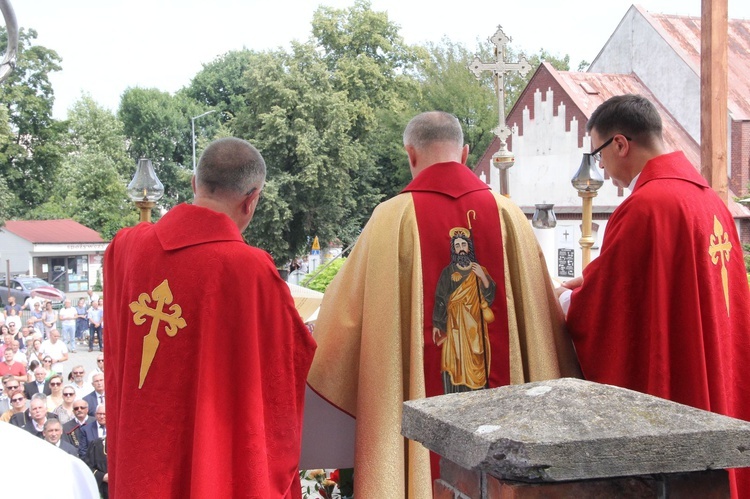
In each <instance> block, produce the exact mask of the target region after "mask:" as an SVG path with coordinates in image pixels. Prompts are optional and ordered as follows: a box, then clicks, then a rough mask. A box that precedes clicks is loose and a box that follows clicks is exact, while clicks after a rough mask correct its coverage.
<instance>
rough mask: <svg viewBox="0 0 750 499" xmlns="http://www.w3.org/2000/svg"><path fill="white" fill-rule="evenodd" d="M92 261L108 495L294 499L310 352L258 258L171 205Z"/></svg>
mask: <svg viewBox="0 0 750 499" xmlns="http://www.w3.org/2000/svg"><path fill="white" fill-rule="evenodd" d="M104 265H105V267H104V285H105V287H104V299H105V310H106V325H105V333H104V345H105V347H106V354H107V364H106V368H105V379H106V396H107V399H106V404H107V430H108V431H107V437H108V450H109V452H108V454H109V456H108V459H109V486H110V489H109V490H110V495H111V497H113V498H115V499H117V498H123V499H124V498H127V499H131V498H137V497H143V498H156V497H158V498H170V497H173V498H185V497H196V498H198V497H200V498H204V497H263V498H266V497H273V498H282V497H283V498H287V497H290V498H293V497H300V495H301V489H300V485H299V475H298V471H297V463H298V460H299V453H300V437H301V435H300V434H301V428H302V426H301V418H302V405H303V397H304V386H305V377H306V375H307V372H308V369H309V366H310V364H311V362H312V356H313V352H314V350H315V344H314V341H313V340H312V338H311V336H310V334H309V333H308V331H307V328H306V327H305V326H304V324H303V323H302V321H301V319H300V317H299V315H298V314H297V312H296V310H295V309H294V303H293V300H292V297H291V295H290V293H289V289H288V287H287V286H286V284H285V283H284V282H283V281H282V280H281V278H280V277H279V275H278V273H277V271H276V269H275V267H274V265H273V262H272V260H271V258H270V257H269V256H268V254H266V253H265V252H263V251H261V250H259V249H256V248H252V247H250V246H248V245H247V244H246V243H245V242H244V241H243V240H242V237H241V235H240V233H239V231H238V230H237V227H236V225H235V224H234V223H233V222H232V221H231V220H230V219H229V218H228V217H227V216H225V215H223V214H220V213H216V212H214V211H211V210H208V209H206V208H200V207H196V206H192V205H180V206H177V207H175V208H173V209H172V210H170V211H169V213H167V214H166V215H165V216H164V217H162V219H161V220H160V221H159V222H158V223H156V224H154V225H152V224H139V225H138V226H136V227H133V228H129V229H124V230H122V231H120V232H119V233H118V234H117V236H116V237H115V238H114V239H113V241H112V243H111V244H110V245H109V248H108V249H107V252H106V255H105V260H104Z"/></svg>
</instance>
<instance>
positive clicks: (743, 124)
mask: <svg viewBox="0 0 750 499" xmlns="http://www.w3.org/2000/svg"><path fill="white" fill-rule="evenodd" d="M729 24H730V33H729V36H730V43H729V46H730V50H729V67H730V75H729V102H728V109H729V115H730V119H731V120H732V121H731V127H730V134H731V136H730V137H729V140H730V148H729V155H730V163H729V164H728V175H729V188H730V193H729V195H730V198H733V197H735V196H737V197H748V190H747V188H748V183H749V182H750V173H749V172H750V78H747V77H742V75H743V74H744V75H746V76H750V56H749V55H748V54H750V21H730V23H729ZM696 44H697V45H696ZM743 47H744V48H743ZM699 49H700V19H696V18H689V17H682V16H668V15H661V14H659V15H655V14H649V13H648V12H646V11H645V10H644V9H642V8H641V7H638V6H632V7H631V8H630V9H629V10H628V12H627V13H626V15H625V17H624V18H623V20H622V21H621V22H620V24H619V26H618V28H617V29H616V30H615V32H614V33H613V34H612V36H611V37H610V39H609V40H608V42H607V43H606V45H605V46H604V48H603V49H602V50H601V52H600V53H599V55H598V56H597V58H596V59H595V60H594V62H593V63H592V64H591V66H590V68H589V70H588V72H585V73H581V72H568V71H557V70H556V69H555V68H554V67H552V66H551V65H550V64H547V63H543V64H542V65H540V67H539V68H538V69H537V71H536V72H535V73H534V75H533V76H532V78H531V80H530V81H529V84H528V85H527V86H526V88H525V89H524V91H523V92H522V93H521V95H520V97H519V99H518V101H517V102H516V104H515V105H514V107H513V108H512V109H511V111H510V112H509V113H508V117H507V120H506V122H507V124H508V125H509V126H511V128H512V130H513V133H512V135H511V137H510V138H509V139H508V146H509V147H510V149H511V151H513V154H514V155H515V158H516V162H515V165H514V166H513V167H512V168H511V169H510V194H511V198H512V199H513V200H514V201H515V202H516V203H517V204H518V205H519V206H521V208H522V209H523V210H524V212H525V213H526V214H527V216H528V217H529V218H531V216H532V215H533V213H534V211H535V205H536V204H542V203H544V204H547V203H552V204H554V205H555V207H554V210H555V213H556V215H557V220H558V223H557V227H556V228H555V229H542V231H550V230H552V231H554V237H549V235H548V234H547V235H546V236H545V237H541V233H540V232H539V230H537V232H538V235H539V236H540V242H542V241H543V240H544V241H547V242H546V243H545V242H542V246H543V249H544V251H545V256H546V258H547V259H548V260H551V261H552V262H553V263H555V262H557V261H561V259H562V256H561V255H573V254H574V255H575V261H574V269H575V272H574V273H575V275H578V274H580V272H581V267H580V262H581V260H580V247H579V244H578V241H579V239H580V237H581V231H580V223H581V199H580V198H579V197H578V195H577V192H576V190H575V189H574V188H573V187H572V185H571V184H570V179H571V177H572V176H573V175H574V174H575V172H576V171H577V170H578V167H579V166H580V163H581V158H582V154H583V152H588V151H590V150H591V144H590V139H589V137H588V136H587V134H586V133H585V125H586V121H587V120H588V117H589V116H590V115H591V113H592V112H593V111H594V110H595V109H596V107H597V106H598V105H599V104H601V103H602V102H604V101H605V100H607V99H608V98H610V97H612V96H614V95H622V94H626V93H638V94H642V95H645V96H646V97H647V98H649V99H650V100H651V101H652V102H654V104H655V105H656V107H657V109H658V110H659V113H660V114H661V116H662V120H663V125H664V142H665V146H666V149H667V150H682V151H683V152H684V153H685V155H686V156H687V158H688V160H690V162H691V163H692V164H693V165H694V166H695V167H696V168H698V169H700V161H701V158H700V144H699V137H700V58H699V57H700V56H699ZM740 80H741V81H740ZM498 148H499V141H498V140H497V139H495V140H494V141H493V142H492V144H490V147H489V148H488V149H487V151H485V153H484V155H483V156H482V157H481V158H480V160H479V162H478V163H477V166H476V168H475V171H476V172H477V174H478V175H479V176H480V178H483V179H484V180H485V181H487V182H488V184H490V185H491V186H492V187H493V189H495V190H499V172H498V171H497V170H496V169H495V168H493V167H491V158H492V155H493V154H494V153H495V152H496V151H497V150H498ZM628 194H629V191H627V190H623V189H618V188H616V187H614V186H613V185H612V183H611V182H610V181H609V180H606V181H605V184H604V186H603V187H602V188H601V189H600V191H599V194H598V196H597V197H596V198H594V221H595V223H596V226H597V228H598V234H597V243H595V246H594V248H593V252H592V256H593V257H595V256H596V255H597V254H598V252H597V249H598V245H599V243H600V242H601V240H602V236H603V233H604V231H605V230H606V223H607V220H608V218H609V215H610V214H611V213H612V211H614V209H615V208H616V207H617V206H618V205H619V204H620V203H621V202H622V200H623V199H624V198H625V196H627V195H628ZM729 205H730V206H729V208H730V211H731V212H732V214H733V216H734V217H735V221H736V223H737V227H738V231H739V232H740V237H741V238H742V239H743V242H747V243H750V210H748V209H747V208H746V207H744V206H742V205H740V204H738V203H737V202H735V201H734V200H733V199H731V200H730V203H729ZM545 245H546V246H547V247H545ZM568 263H570V262H568ZM562 267H565V266H562ZM562 267H561V268H562ZM567 269H568V271H566V272H565V273H562V274H560V273H556V271H555V265H551V270H552V274H553V276H555V275H557V276H558V277H569V276H570V275H569V273H570V272H569V271H570V265H568V266H567Z"/></svg>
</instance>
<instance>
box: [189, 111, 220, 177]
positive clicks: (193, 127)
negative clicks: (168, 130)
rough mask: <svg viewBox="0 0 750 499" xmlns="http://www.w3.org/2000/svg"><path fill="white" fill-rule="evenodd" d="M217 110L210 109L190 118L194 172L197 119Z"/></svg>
mask: <svg viewBox="0 0 750 499" xmlns="http://www.w3.org/2000/svg"><path fill="white" fill-rule="evenodd" d="M215 112H216V109H212V110H210V111H206V112H205V113H203V114H199V115H198V116H193V117H192V118H190V125H191V127H192V129H193V173H195V120H197V119H198V118H202V117H204V116H206V115H207V114H211V113H215Z"/></svg>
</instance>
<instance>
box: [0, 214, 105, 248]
mask: <svg viewBox="0 0 750 499" xmlns="http://www.w3.org/2000/svg"><path fill="white" fill-rule="evenodd" d="M0 230H7V231H8V232H10V233H12V234H15V235H17V236H18V237H20V238H23V239H26V240H27V241H29V242H32V243H49V244H55V243H103V242H106V241H104V239H102V236H100V235H99V233H98V232H96V231H95V230H93V229H89V228H88V227H86V226H85V225H81V224H79V223H78V222H76V221H75V220H68V219H66V220H8V221H6V222H5V227H3V228H2V229H0Z"/></svg>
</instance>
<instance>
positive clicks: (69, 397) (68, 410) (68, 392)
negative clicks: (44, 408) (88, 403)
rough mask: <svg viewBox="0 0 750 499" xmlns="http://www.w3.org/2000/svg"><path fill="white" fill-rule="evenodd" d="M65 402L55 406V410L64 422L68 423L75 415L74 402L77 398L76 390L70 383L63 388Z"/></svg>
mask: <svg viewBox="0 0 750 499" xmlns="http://www.w3.org/2000/svg"><path fill="white" fill-rule="evenodd" d="M62 395H63V403H62V404H60V405H59V406H57V407H56V408H55V410H54V411H52V412H54V413H55V414H57V417H58V418H59V419H60V422H61V423H62V424H65V423H67V422H68V421H70V420H71V419H73V418H74V417H75V415H74V414H73V402H75V399H76V391H75V390H74V389H73V387H72V386H70V385H65V387H64V388H63V390H62Z"/></svg>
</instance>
